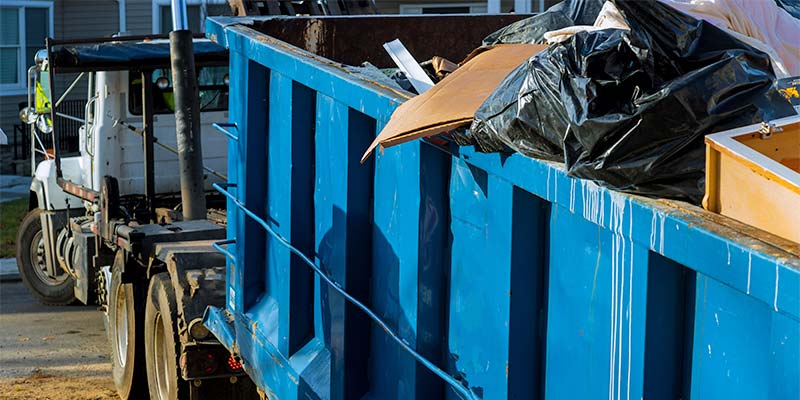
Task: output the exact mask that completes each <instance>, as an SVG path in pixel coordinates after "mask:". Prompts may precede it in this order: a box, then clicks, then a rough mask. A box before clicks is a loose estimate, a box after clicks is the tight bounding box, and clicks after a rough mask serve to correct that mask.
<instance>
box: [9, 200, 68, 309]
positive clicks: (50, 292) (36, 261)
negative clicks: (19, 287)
mask: <svg viewBox="0 0 800 400" xmlns="http://www.w3.org/2000/svg"><path fill="white" fill-rule="evenodd" d="M41 214H42V210H41V209H40V208H34V209H33V210H31V211H30V212H28V214H27V215H25V218H23V219H22V223H21V224H20V226H19V230H18V231H17V243H16V249H15V250H16V252H17V268H18V269H19V276H20V278H22V283H24V284H25V287H27V288H28V291H29V292H30V293H31V294H32V295H33V297H35V298H36V299H37V300H39V301H40V302H42V303H44V304H48V305H56V306H62V305H66V304H70V303H72V302H73V301H74V300H75V288H74V283H73V280H72V277H71V276H69V274H67V273H66V271H63V270H62V269H61V268H57V269H56V271H55V274H51V273H48V271H47V264H46V261H45V253H44V251H45V249H44V246H45V242H44V236H43V235H42V220H41V219H40V216H41Z"/></svg>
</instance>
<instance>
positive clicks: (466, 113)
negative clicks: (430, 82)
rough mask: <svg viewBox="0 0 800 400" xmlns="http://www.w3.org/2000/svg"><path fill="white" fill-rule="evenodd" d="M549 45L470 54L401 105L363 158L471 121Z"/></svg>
mask: <svg viewBox="0 0 800 400" xmlns="http://www.w3.org/2000/svg"><path fill="white" fill-rule="evenodd" d="M546 48H547V46H546V45H541V44H505V45H498V46H494V47H492V48H490V49H488V50H486V51H483V52H480V53H478V54H477V55H474V56H472V57H469V58H468V59H467V61H466V62H465V63H463V65H462V66H461V67H460V68H458V69H457V70H455V72H453V73H451V74H450V75H448V76H447V77H445V78H444V79H442V80H441V81H440V82H439V83H438V84H436V85H435V86H434V87H433V88H431V89H430V90H428V91H427V92H425V93H423V94H421V95H419V96H417V97H414V98H412V99H410V100H408V101H406V102H405V103H403V104H401V105H400V106H399V107H397V109H396V110H395V111H394V113H393V114H392V117H391V118H390V119H389V122H388V123H387V124H386V126H385V127H384V128H383V130H382V131H381V133H380V134H379V135H378V137H377V138H375V141H373V142H372V144H371V145H370V146H369V148H368V149H367V151H366V152H365V153H364V155H363V156H362V157H361V162H364V161H365V160H366V159H367V158H369V155H370V154H371V153H372V151H373V150H375V148H376V147H378V146H381V147H389V146H394V145H398V144H400V143H405V142H408V141H411V140H414V139H417V138H421V137H428V136H433V135H436V134H439V133H443V132H448V131H451V130H453V129H455V128H458V127H461V126H464V125H469V124H470V123H472V118H473V117H474V115H475V111H477V110H478V107H480V106H481V104H483V102H484V101H485V100H486V99H487V98H488V97H489V95H490V94H492V92H494V90H495V89H496V88H497V86H498V85H499V84H500V82H502V81H503V79H505V77H506V76H508V74H509V73H511V71H513V70H514V69H515V68H516V67H518V66H519V65H520V64H522V63H523V62H525V61H526V60H528V59H529V58H531V57H532V56H534V55H536V54H538V53H539V52H541V51H542V50H544V49H546ZM474 53H475V52H473V54H474Z"/></svg>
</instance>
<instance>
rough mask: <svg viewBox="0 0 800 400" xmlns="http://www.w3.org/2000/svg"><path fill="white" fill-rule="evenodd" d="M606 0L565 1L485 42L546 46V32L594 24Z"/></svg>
mask: <svg viewBox="0 0 800 400" xmlns="http://www.w3.org/2000/svg"><path fill="white" fill-rule="evenodd" d="M603 3H605V0H564V1H562V2H560V3H558V4H555V5H554V6H552V7H550V8H548V9H547V11H545V12H543V13H541V14H537V15H534V16H533V17H530V18H526V19H523V20H520V21H517V22H515V23H513V24H511V25H508V26H506V27H504V28H503V29H500V30H498V31H497V32H494V33H492V34H491V35H489V36H487V37H486V38H485V39H483V44H484V45H492V44H500V43H530V44H534V43H545V42H546V41H545V40H544V34H545V32H549V31H554V30H557V29H561V28H566V27H568V26H573V25H592V24H593V23H594V20H595V19H597V14H600V9H601V8H603Z"/></svg>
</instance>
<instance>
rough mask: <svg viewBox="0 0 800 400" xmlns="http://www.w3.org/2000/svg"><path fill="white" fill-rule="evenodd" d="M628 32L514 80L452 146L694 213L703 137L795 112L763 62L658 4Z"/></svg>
mask: <svg viewBox="0 0 800 400" xmlns="http://www.w3.org/2000/svg"><path fill="white" fill-rule="evenodd" d="M614 3H615V4H616V5H617V7H618V8H619V10H620V11H621V12H622V13H623V15H624V16H625V18H626V20H627V22H628V24H629V25H630V27H631V30H630V31H625V30H617V29H606V30H600V31H595V32H581V33H578V34H576V35H575V36H573V37H572V38H570V39H569V40H567V41H566V42H563V43H561V44H558V45H554V46H551V47H549V48H548V49H547V51H545V52H543V53H540V54H539V55H537V56H536V57H533V58H531V59H530V60H529V61H528V62H527V63H526V64H524V65H522V66H520V67H519V68H517V69H516V70H515V71H514V72H512V73H511V74H510V75H509V76H508V77H507V78H506V79H505V80H504V81H503V83H501V84H500V86H499V87H498V88H497V90H495V92H494V93H493V94H492V95H491V96H490V97H489V98H488V99H487V100H486V102H484V104H483V105H482V106H481V107H480V108H479V109H478V111H477V112H476V114H475V121H474V123H473V125H472V127H471V129H470V131H469V132H468V133H467V134H466V135H464V136H462V137H459V138H458V141H459V142H460V143H462V144H474V145H476V147H477V148H478V149H479V150H481V151H509V150H511V151H517V152H520V153H523V154H525V155H528V156H531V157H537V158H549V159H559V160H563V161H564V162H565V165H566V167H567V171H568V173H569V174H570V175H572V176H577V177H581V178H587V179H592V180H596V181H600V182H601V183H604V184H605V185H606V186H610V187H612V188H615V189H618V190H622V191H627V192H634V193H639V194H644V195H649V196H656V197H666V198H678V199H684V200H688V201H691V202H693V203H695V204H699V203H700V201H701V199H702V196H703V192H704V171H705V146H704V143H703V137H704V136H705V135H706V134H709V133H713V132H718V131H721V130H725V129H730V128H733V127H737V126H742V125H747V124H752V123H757V122H761V121H762V120H770V119H775V118H779V117H784V116H788V115H792V114H794V110H793V108H792V107H791V105H790V104H789V103H788V102H787V101H786V100H785V99H784V98H783V97H782V96H780V94H779V93H778V91H777V90H776V89H775V87H774V79H775V76H774V74H773V70H772V66H771V64H770V59H769V57H768V56H767V55H766V54H764V53H761V52H759V51H758V50H756V49H754V48H752V47H750V46H748V45H747V44H745V43H743V42H740V41H739V40H737V39H735V38H733V37H732V36H730V35H728V34H727V33H725V32H724V31H722V30H720V29H718V28H716V27H715V26H713V25H711V24H710V23H707V22H705V21H702V20H697V19H694V18H692V17H689V16H687V15H686V14H683V13H681V12H679V11H677V10H675V9H673V8H671V7H669V6H667V5H664V4H662V3H659V2H657V1H655V0H650V1H641V0H635V1H633V0H616V1H614Z"/></svg>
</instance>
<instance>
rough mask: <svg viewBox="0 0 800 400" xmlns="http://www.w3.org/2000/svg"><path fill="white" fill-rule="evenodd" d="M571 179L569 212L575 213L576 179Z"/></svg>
mask: <svg viewBox="0 0 800 400" xmlns="http://www.w3.org/2000/svg"><path fill="white" fill-rule="evenodd" d="M569 181H570V182H569V212H571V213H573V214H575V179H570V180H569Z"/></svg>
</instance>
